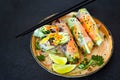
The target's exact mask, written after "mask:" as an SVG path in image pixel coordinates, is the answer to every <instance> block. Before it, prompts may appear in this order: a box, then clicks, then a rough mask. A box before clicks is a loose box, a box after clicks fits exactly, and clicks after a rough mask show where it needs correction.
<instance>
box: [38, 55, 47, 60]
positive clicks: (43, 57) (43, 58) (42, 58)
mask: <svg viewBox="0 0 120 80" xmlns="http://www.w3.org/2000/svg"><path fill="white" fill-rule="evenodd" d="M37 59H38V60H39V61H44V60H45V56H44V55H40V56H37Z"/></svg>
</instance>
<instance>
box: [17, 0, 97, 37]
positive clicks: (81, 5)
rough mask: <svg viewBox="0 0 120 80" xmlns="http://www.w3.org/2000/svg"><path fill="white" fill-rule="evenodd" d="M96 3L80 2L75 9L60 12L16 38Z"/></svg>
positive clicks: (87, 0)
mask: <svg viewBox="0 0 120 80" xmlns="http://www.w3.org/2000/svg"><path fill="white" fill-rule="evenodd" d="M94 1H96V0H84V1H82V2H80V3H78V4H76V5H74V6H73V7H71V8H69V9H67V10H64V11H62V12H60V13H58V14H56V15H54V16H52V17H50V18H48V19H46V20H44V21H42V22H41V23H39V24H37V25H35V26H33V27H31V28H30V29H28V30H26V31H24V32H22V33H20V34H18V35H17V36H16V38H18V37H20V36H24V35H26V34H28V33H30V32H32V31H34V30H35V29H37V28H39V27H41V26H43V25H45V24H48V23H50V22H52V21H54V20H56V19H58V18H60V17H62V16H64V15H66V14H68V13H70V12H72V11H75V10H77V9H79V8H81V7H83V6H85V5H88V4H90V3H92V2H94Z"/></svg>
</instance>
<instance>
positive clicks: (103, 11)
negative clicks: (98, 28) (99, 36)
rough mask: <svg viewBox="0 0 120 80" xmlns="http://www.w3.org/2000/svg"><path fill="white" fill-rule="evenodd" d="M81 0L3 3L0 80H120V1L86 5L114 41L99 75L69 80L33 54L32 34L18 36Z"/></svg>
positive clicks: (0, 12)
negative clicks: (17, 37) (45, 67)
mask: <svg viewBox="0 0 120 80" xmlns="http://www.w3.org/2000/svg"><path fill="white" fill-rule="evenodd" d="M80 1H81V0H0V80H120V1H119V0H97V1H96V2H94V3H92V4H90V5H88V6H85V7H86V8H87V9H88V10H89V12H90V13H91V14H92V15H93V16H95V17H96V18H98V19H100V20H101V21H102V22H103V23H104V24H105V25H106V26H107V28H108V29H110V30H111V33H112V35H113V38H114V51H113V56H112V57H111V59H110V61H109V63H108V64H107V65H106V66H105V67H104V68H103V69H102V70H100V71H98V72H97V73H95V74H93V75H91V76H88V77H83V78H76V79H67V78H62V77H58V76H55V75H52V74H50V73H48V72H47V71H45V70H44V69H42V68H41V67H40V66H39V65H38V64H37V63H36V61H35V60H34V58H33V57H32V55H31V52H30V38H31V33H30V34H28V35H26V36H24V37H21V38H19V39H16V38H15V36H16V35H17V34H18V33H20V32H22V31H24V30H26V29H28V28H30V27H32V26H33V25H35V24H37V23H39V21H40V20H41V19H43V18H44V17H46V16H48V15H51V14H53V13H55V12H60V11H61V10H64V9H66V8H69V7H70V6H72V5H75V4H77V3H78V2H80Z"/></svg>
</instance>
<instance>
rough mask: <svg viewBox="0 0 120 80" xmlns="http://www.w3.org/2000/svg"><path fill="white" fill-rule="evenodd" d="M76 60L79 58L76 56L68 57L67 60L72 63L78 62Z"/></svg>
mask: <svg viewBox="0 0 120 80" xmlns="http://www.w3.org/2000/svg"><path fill="white" fill-rule="evenodd" d="M78 60H79V59H78V58H72V57H71V58H69V59H68V62H69V63H72V64H76V63H78Z"/></svg>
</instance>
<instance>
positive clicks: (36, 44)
mask: <svg viewBox="0 0 120 80" xmlns="http://www.w3.org/2000/svg"><path fill="white" fill-rule="evenodd" d="M35 49H36V50H40V46H39V42H38V41H37V42H36V43H35Z"/></svg>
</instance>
